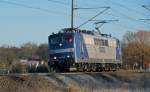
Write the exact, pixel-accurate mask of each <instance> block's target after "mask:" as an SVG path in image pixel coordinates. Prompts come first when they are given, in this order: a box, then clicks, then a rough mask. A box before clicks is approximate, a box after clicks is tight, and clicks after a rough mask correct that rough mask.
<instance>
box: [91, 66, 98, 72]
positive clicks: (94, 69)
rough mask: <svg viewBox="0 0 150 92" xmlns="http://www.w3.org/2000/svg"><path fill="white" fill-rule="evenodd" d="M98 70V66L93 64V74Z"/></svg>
mask: <svg viewBox="0 0 150 92" xmlns="http://www.w3.org/2000/svg"><path fill="white" fill-rule="evenodd" d="M96 68H97V65H96V64H92V67H91V70H92V71H93V72H96Z"/></svg>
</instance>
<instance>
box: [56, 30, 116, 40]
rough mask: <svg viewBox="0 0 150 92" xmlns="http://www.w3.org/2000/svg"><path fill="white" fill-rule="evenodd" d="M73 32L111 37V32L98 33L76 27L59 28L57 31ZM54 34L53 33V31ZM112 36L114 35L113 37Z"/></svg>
mask: <svg viewBox="0 0 150 92" xmlns="http://www.w3.org/2000/svg"><path fill="white" fill-rule="evenodd" d="M75 32H79V33H84V34H89V35H95V36H101V37H108V38H111V34H103V33H99V32H97V31H95V30H85V29H82V30H81V29H77V28H74V29H72V28H64V29H61V30H60V31H59V33H75ZM53 34H54V33H53ZM113 38H114V37H113Z"/></svg>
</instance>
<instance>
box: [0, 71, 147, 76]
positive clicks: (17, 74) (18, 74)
mask: <svg viewBox="0 0 150 92" xmlns="http://www.w3.org/2000/svg"><path fill="white" fill-rule="evenodd" d="M123 72H124V73H127V72H132V73H149V72H144V71H131V70H127V71H126V70H121V71H115V72H113V71H110V72H65V73H56V72H51V73H10V74H0V76H49V75H85V74H115V73H123Z"/></svg>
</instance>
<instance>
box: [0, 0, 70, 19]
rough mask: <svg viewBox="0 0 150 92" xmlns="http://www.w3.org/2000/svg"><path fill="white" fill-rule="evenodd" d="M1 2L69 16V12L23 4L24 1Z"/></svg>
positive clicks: (2, 0)
mask: <svg viewBox="0 0 150 92" xmlns="http://www.w3.org/2000/svg"><path fill="white" fill-rule="evenodd" d="M0 3H6V4H10V5H15V6H20V7H24V8H30V9H35V10H39V11H42V12H47V13H51V14H61V15H67V16H69V15H68V14H67V13H64V12H58V11H52V10H49V9H45V8H41V7H34V6H30V5H26V4H22V3H16V2H11V1H4V0H1V1H0Z"/></svg>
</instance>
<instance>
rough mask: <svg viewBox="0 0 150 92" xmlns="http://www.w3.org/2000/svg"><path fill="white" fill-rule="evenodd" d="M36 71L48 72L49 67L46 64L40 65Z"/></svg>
mask: <svg viewBox="0 0 150 92" xmlns="http://www.w3.org/2000/svg"><path fill="white" fill-rule="evenodd" d="M36 72H37V73H48V72H49V67H48V66H46V65H39V66H38V67H37V68H36Z"/></svg>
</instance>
